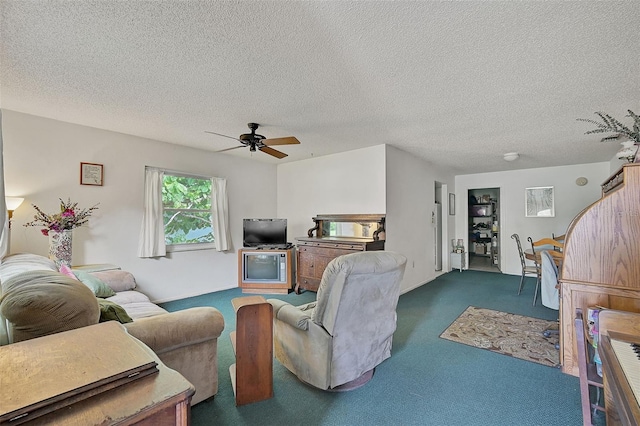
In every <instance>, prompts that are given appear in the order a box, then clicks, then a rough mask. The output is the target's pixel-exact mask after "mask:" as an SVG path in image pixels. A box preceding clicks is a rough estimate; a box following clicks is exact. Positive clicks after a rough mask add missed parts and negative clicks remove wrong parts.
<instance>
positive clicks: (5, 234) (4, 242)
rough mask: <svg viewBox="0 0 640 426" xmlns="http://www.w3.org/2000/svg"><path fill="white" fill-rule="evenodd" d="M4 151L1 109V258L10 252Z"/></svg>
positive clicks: (0, 113) (0, 112)
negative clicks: (5, 196)
mask: <svg viewBox="0 0 640 426" xmlns="http://www.w3.org/2000/svg"><path fill="white" fill-rule="evenodd" d="M3 153H4V151H3V146H2V111H0V179H1V180H2V185H0V224H1V225H2V229H0V259H2V258H3V257H4V256H6V255H7V254H9V253H8V252H9V237H10V236H11V234H10V233H9V216H8V215H7V205H6V202H5V199H4V194H5V193H4V154H3Z"/></svg>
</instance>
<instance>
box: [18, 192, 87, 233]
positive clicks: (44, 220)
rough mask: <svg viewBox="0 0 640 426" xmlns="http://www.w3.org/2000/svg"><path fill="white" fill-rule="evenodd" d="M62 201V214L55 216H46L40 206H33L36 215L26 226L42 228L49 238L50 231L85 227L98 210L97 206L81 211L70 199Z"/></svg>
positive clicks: (55, 214)
mask: <svg viewBox="0 0 640 426" xmlns="http://www.w3.org/2000/svg"><path fill="white" fill-rule="evenodd" d="M59 200H60V212H58V213H54V214H46V213H44V212H43V211H42V210H40V208H39V207H38V206H36V205H35V204H32V206H33V208H34V209H36V212H37V213H36V214H35V215H34V216H33V219H34V220H32V221H31V222H27V223H25V224H24V226H42V227H44V228H43V229H41V230H40V232H42V235H44V236H48V235H49V232H50V231H55V232H60V231H64V230H69V229H74V228H77V227H79V226H82V225H84V224H85V223H87V221H88V220H89V217H90V216H91V213H92V212H93V211H94V210H97V209H98V205H97V204H96V205H95V206H93V207H89V208H88V209H79V208H78V203H72V202H71V200H70V199H67V201H66V202H65V201H63V200H62V198H60V199H59Z"/></svg>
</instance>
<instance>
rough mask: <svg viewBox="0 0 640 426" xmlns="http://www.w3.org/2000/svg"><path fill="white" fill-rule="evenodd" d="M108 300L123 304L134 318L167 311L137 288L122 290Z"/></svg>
mask: <svg viewBox="0 0 640 426" xmlns="http://www.w3.org/2000/svg"><path fill="white" fill-rule="evenodd" d="M107 300H109V301H111V302H114V303H117V304H118V305H120V306H122V307H123V308H124V309H125V310H126V311H127V313H128V314H129V316H130V317H131V318H133V319H134V320H136V319H138V318H144V317H150V316H154V315H160V314H166V313H167V311H166V310H164V309H162V308H161V307H160V306H158V305H156V304H154V303H152V302H151V301H150V300H149V298H148V297H147V296H146V295H144V294H142V293H140V292H139V291H135V290H132V291H120V292H118V293H116V295H115V296H112V297H109V298H107Z"/></svg>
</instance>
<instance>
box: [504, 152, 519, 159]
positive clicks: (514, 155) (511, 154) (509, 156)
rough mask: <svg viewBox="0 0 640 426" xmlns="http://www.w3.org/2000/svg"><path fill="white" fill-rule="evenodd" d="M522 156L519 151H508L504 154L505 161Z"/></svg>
mask: <svg viewBox="0 0 640 426" xmlns="http://www.w3.org/2000/svg"><path fill="white" fill-rule="evenodd" d="M518 158H520V154H518V153H517V152H507V153H506V154H504V161H515V160H517V159H518Z"/></svg>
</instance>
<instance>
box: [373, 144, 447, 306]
mask: <svg viewBox="0 0 640 426" xmlns="http://www.w3.org/2000/svg"><path fill="white" fill-rule="evenodd" d="M386 160H387V161H386V176H387V184H386V188H387V208H386V210H387V242H386V244H385V249H386V250H390V251H396V252H398V253H402V254H403V255H405V256H406V257H407V267H406V269H405V276H404V280H403V282H402V292H403V293H405V292H407V291H409V290H411V289H413V288H416V287H418V286H420V285H422V284H424V283H426V282H428V281H431V280H433V279H434V278H435V277H436V276H437V275H440V274H442V273H445V272H448V271H449V267H448V265H449V258H448V256H449V249H448V246H447V241H450V239H451V238H453V234H454V233H453V218H454V217H455V216H449V215H448V208H447V200H446V199H443V200H442V219H443V236H442V240H443V247H444V250H443V266H442V271H436V270H435V246H434V228H433V226H432V225H431V213H432V211H433V210H434V204H435V200H436V194H435V182H436V181H438V182H442V183H443V184H446V185H447V187H448V188H449V192H453V191H452V189H453V183H454V176H453V175H452V174H449V173H447V172H445V171H443V170H440V169H439V168H437V167H436V166H434V165H433V164H430V163H428V162H426V161H424V160H420V159H418V158H417V157H415V156H413V155H411V154H408V153H406V152H404V151H401V150H399V149H397V148H393V147H391V146H387V159H386ZM445 192H446V191H445Z"/></svg>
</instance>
